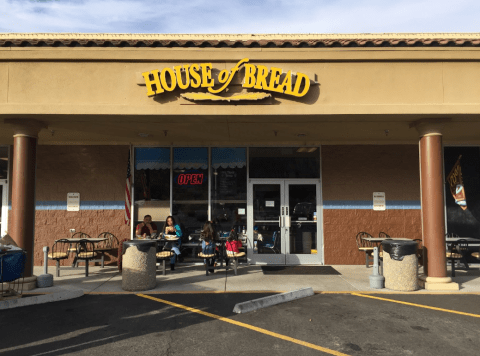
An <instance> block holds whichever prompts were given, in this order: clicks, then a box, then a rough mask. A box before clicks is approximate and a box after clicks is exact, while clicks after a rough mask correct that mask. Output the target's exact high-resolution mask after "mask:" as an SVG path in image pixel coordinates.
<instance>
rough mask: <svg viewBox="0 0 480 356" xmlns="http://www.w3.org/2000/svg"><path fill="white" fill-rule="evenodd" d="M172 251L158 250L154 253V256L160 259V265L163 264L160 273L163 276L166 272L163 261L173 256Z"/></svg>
mask: <svg viewBox="0 0 480 356" xmlns="http://www.w3.org/2000/svg"><path fill="white" fill-rule="evenodd" d="M173 254H174V252H173V251H160V252H157V254H156V257H157V261H158V260H160V261H162V266H163V272H162V274H163V275H164V276H165V275H166V274H167V273H166V268H165V263H166V261H167V260H170V259H171V258H172V256H173Z"/></svg>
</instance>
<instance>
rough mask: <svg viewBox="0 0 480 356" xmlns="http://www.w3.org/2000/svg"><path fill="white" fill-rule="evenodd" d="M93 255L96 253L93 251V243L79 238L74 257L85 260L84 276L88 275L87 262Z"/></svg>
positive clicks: (95, 255)
mask: <svg viewBox="0 0 480 356" xmlns="http://www.w3.org/2000/svg"><path fill="white" fill-rule="evenodd" d="M95 257H97V253H96V252H95V244H94V243H93V242H91V241H88V240H80V242H79V243H78V244H77V256H76V258H77V261H78V260H84V261H85V277H88V263H89V262H90V260H93V259H94V258H95Z"/></svg>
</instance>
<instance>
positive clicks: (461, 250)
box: [447, 239, 470, 277]
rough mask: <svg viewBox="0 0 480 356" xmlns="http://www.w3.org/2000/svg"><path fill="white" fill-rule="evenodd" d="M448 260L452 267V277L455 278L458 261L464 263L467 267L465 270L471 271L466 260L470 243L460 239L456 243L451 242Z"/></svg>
mask: <svg viewBox="0 0 480 356" xmlns="http://www.w3.org/2000/svg"><path fill="white" fill-rule="evenodd" d="M448 247H449V248H448V251H447V259H449V260H450V263H451V265H452V277H455V263H456V262H457V261H462V263H463V264H464V265H465V269H467V270H468V269H470V268H469V267H468V263H467V260H466V255H467V253H468V241H467V240H465V239H460V240H457V241H455V242H451V243H450V244H449V245H448Z"/></svg>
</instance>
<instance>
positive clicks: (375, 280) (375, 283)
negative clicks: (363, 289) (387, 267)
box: [369, 247, 385, 289]
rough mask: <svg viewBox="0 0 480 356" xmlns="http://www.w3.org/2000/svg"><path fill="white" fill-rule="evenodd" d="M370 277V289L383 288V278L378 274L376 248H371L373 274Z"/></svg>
mask: <svg viewBox="0 0 480 356" xmlns="http://www.w3.org/2000/svg"><path fill="white" fill-rule="evenodd" d="M369 277H370V288H375V289H382V288H385V287H384V285H385V277H383V276H382V275H380V274H379V273H378V247H374V248H373V274H372V275H371V276H369Z"/></svg>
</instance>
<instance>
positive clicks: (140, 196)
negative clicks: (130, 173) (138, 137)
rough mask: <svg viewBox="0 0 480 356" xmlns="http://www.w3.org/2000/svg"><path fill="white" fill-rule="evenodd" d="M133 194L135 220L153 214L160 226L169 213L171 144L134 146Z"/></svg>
mask: <svg viewBox="0 0 480 356" xmlns="http://www.w3.org/2000/svg"><path fill="white" fill-rule="evenodd" d="M134 198H135V207H134V214H135V215H134V219H135V224H138V223H139V222H140V221H141V220H143V217H144V216H145V215H151V216H152V221H154V222H155V223H156V224H157V227H158V228H159V229H160V228H161V226H163V222H164V221H165V219H166V218H167V216H168V215H170V148H161V147H155V148H136V149H135V182H134ZM159 225H160V226H159Z"/></svg>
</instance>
